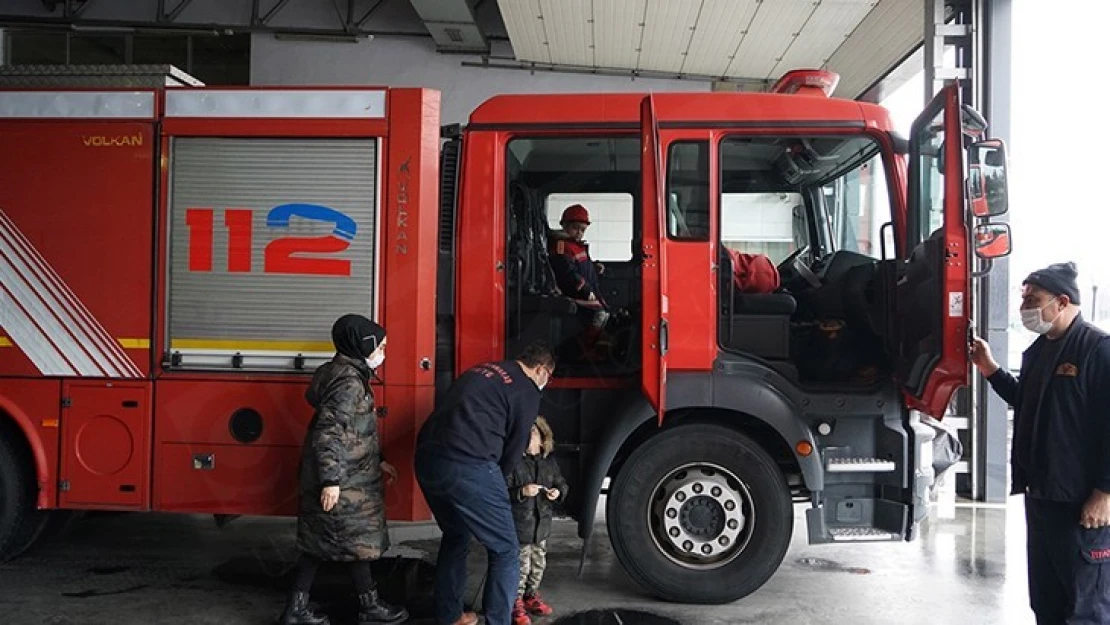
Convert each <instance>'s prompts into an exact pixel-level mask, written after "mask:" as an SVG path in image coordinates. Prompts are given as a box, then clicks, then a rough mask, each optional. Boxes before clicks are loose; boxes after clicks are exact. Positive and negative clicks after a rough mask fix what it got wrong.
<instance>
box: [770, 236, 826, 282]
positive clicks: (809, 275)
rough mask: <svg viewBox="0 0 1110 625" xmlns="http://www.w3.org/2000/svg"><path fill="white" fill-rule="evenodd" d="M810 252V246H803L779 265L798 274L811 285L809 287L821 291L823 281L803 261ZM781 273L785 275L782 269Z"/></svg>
mask: <svg viewBox="0 0 1110 625" xmlns="http://www.w3.org/2000/svg"><path fill="white" fill-rule="evenodd" d="M808 251H809V246H808V245H803V246H802V247H799V248H798V249H796V250H794V251H793V252H792V253H791V254H790V256H787V257H786V258H785V259H784V260H783V261H782V262H781V263H780V264H779V267H780V268H783V269H792V270H794V272H795V273H797V274H798V275H799V276H800V277H801V278H802V279H803V280H805V281H806V283H807V284H809V286H811V287H813V288H815V289H819V288H821V279H820V278H818V277H817V274H816V273H813V270H812V269H810V268H809V265H807V264H806V262H805V261H804V260H802V256H803V255H805V254H806V252H808ZM779 273H783V271H782V269H780V270H779Z"/></svg>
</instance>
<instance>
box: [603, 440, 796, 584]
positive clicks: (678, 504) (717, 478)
mask: <svg viewBox="0 0 1110 625" xmlns="http://www.w3.org/2000/svg"><path fill="white" fill-rule="evenodd" d="M607 517H608V526H609V538H610V540H611V541H612V544H613V550H614V551H615V552H616V554H617V558H618V559H619V560H620V562H621V564H622V565H623V566H624V568H625V570H626V571H628V573H629V575H630V576H631V577H632V578H633V579H634V580H635V581H636V582H637V583H639V584H640V585H641V586H643V587H644V588H645V589H647V590H648V591H650V592H651V593H652V594H654V595H656V596H657V597H659V598H661V599H664V600H667V601H676V602H682V603H727V602H730V601H735V600H737V599H740V598H742V597H745V596H747V595H749V594H751V593H753V592H755V591H756V590H758V589H759V588H760V587H761V586H762V585H763V584H764V583H765V582H766V581H767V580H768V579H770V578H771V576H772V575H773V574H774V573H775V571H776V570H777V569H778V567H779V565H780V564H781V563H782V559H783V557H784V556H785V555H786V550H787V548H788V547H789V546H790V537H791V534H792V533H793V526H794V514H793V506H792V504H791V500H790V490H789V488H788V487H787V484H786V480H785V479H784V478H783V475H782V472H781V471H780V470H779V468H778V466H777V465H776V464H775V461H774V460H772V459H771V457H770V456H769V455H768V454H767V452H765V451H763V449H762V448H760V446H759V445H757V444H756V443H755V442H754V441H752V439H750V438H748V437H747V436H745V435H743V434H741V433H739V432H736V431H734V430H731V429H729V428H726V427H722V426H719V425H710V424H691V425H682V426H678V427H675V428H673V429H671V430H669V431H665V432H662V433H660V434H658V435H656V436H654V437H652V438H651V439H649V440H648V441H647V442H646V443H644V444H643V445H641V446H640V447H638V448H637V449H636V450H635V451H634V452H633V453H632V454H631V455H630V456H629V458H628V460H627V461H626V462H625V463H624V465H623V466H622V467H621V470H620V473H619V474H618V475H617V476H616V479H615V481H614V483H613V487H612V489H610V491H609V496H608V503H607Z"/></svg>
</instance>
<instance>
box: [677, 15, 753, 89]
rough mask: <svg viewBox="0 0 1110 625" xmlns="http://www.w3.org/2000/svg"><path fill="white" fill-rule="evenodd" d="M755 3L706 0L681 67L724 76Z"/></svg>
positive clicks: (697, 72)
mask: <svg viewBox="0 0 1110 625" xmlns="http://www.w3.org/2000/svg"><path fill="white" fill-rule="evenodd" d="M758 6H759V3H758V2H756V0H705V5H704V6H703V7H702V10H701V15H700V16H699V17H698V24H697V30H696V31H695V33H694V40H693V41H692V42H691V44H690V53H689V54H688V55H687V56H686V65H685V66H683V68H682V71H683V72H685V73H688V74H702V75H705V76H724V75H725V72H726V71H727V70H728V65H729V62H730V61H732V55H733V54H735V53H736V49H737V48H738V47H740V42H741V40H742V39H743V38H744V35H745V34H747V32H748V26H750V25H751V23H752V18H753V17H755V10H756V7H758Z"/></svg>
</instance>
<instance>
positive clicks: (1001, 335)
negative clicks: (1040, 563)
mask: <svg viewBox="0 0 1110 625" xmlns="http://www.w3.org/2000/svg"><path fill="white" fill-rule="evenodd" d="M982 5H983V10H982V12H981V15H982V24H983V28H982V42H983V46H982V50H983V55H982V56H981V57H980V58H981V59H982V63H981V67H982V69H983V71H982V74H983V79H982V80H981V81H980V82H981V84H982V99H983V101H982V108H981V109H980V110H981V111H983V114H984V115H985V116H986V118H987V119H988V120H989V121H990V124H991V127H990V130H989V133H990V136H991V137H994V138H999V139H1002V140H1003V141H1005V142H1006V144H1007V146H1009V145H1012V143H1011V142H1010V93H1011V67H1010V47H1011V42H1012V36H1011V30H1012V28H1011V12H1012V7H1013V0H982ZM1005 220H1008V217H1007V216H1006V215H1002V216H1000V217H995V218H993V219H992V221H995V222H1001V221H1005ZM978 286H979V289H978V292H977V296H978V299H979V300H980V301H983V302H987V303H988V304H989V306H988V309H987V310H986V311H985V313H986V314H983V315H981V316H980V317H979V318H978V319H977V322H978V325H979V326H980V327H979V328H978V331H979V332H980V336H982V337H984V338H986V339H987V341H988V342H989V343H990V346H991V351H992V352H994V357H995V359H996V360H997V361H998V362H999V364H1001V365H1002V367H1003V368H1008V367H1009V365H1010V363H1009V362H1008V360H1009V357H1008V356H1009V351H1010V348H1009V338H1008V335H1007V329H1008V327H1009V323H1010V262H1009V259H1006V258H1001V259H998V260H996V261H994V268H993V269H992V270H991V273H990V275H989V276H987V277H985V278H983V279H981V280H979V285H978ZM976 377H977V378H979V377H980V376H979V375H978V374H977V375H976ZM975 403H976V406H975V415H976V425H977V427H978V428H979V435H978V436H977V437H976V438H977V439H978V447H977V454H978V455H977V458H976V463H975V464H976V470H977V472H978V473H977V477H978V479H977V485H978V487H979V488H978V489H977V492H976V493H974V495H975V499H978V500H982V501H988V502H992V503H998V502H1002V501H1005V500H1006V497H1007V495H1008V494H1009V486H1010V485H1009V477H1008V469H1009V460H1010V459H1009V455H1010V454H1009V447H1010V445H1009V442H1010V437H1009V430H1010V424H1009V414H1010V411H1009V408H1008V407H1007V405H1006V403H1005V402H1004V401H1002V400H1001V399H999V397H998V395H995V394H994V393H993V392H992V391H991V389H990V386H989V385H988V384H986V382H985V381H984V380H982V379H980V384H979V386H978V393H977V395H976V402H975Z"/></svg>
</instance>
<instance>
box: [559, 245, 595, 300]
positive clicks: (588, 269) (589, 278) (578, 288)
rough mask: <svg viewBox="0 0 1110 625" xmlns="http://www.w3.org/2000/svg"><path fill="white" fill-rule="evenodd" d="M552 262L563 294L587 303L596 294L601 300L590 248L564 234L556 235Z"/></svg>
mask: <svg viewBox="0 0 1110 625" xmlns="http://www.w3.org/2000/svg"><path fill="white" fill-rule="evenodd" d="M549 260H550V263H551V271H552V273H554V274H555V283H556V284H557V285H558V286H559V290H560V291H562V292H563V295H566V296H567V297H569V298H571V299H579V300H585V299H588V298H589V297H590V293H593V294H594V295H595V296H596V297H597V299H598V300H601V288H600V286H599V282H598V277H597V267H595V266H594V261H593V260H592V259H591V258H590V247H589V245H587V244H586V243H585V242H583V241H575V240H574V239H571V238H570V237H568V236H567V235H566V233H564V232H562V231H556V232H553V233H552V235H551V250H550V253H549Z"/></svg>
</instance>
